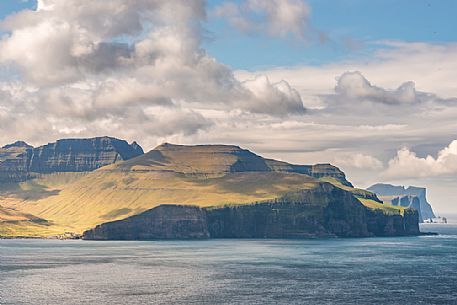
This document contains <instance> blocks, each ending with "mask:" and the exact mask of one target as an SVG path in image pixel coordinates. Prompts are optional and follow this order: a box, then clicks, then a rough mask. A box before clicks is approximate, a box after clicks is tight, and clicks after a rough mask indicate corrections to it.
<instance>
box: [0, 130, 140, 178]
mask: <svg viewBox="0 0 457 305" xmlns="http://www.w3.org/2000/svg"><path fill="white" fill-rule="evenodd" d="M142 154H143V149H142V148H141V147H140V146H139V145H138V144H136V143H135V142H134V143H132V144H131V145H130V144H128V143H127V142H126V141H124V140H119V139H115V138H111V137H98V138H92V139H65V140H58V141H56V142H55V143H49V144H47V145H43V146H40V147H36V148H34V147H32V146H30V145H28V144H26V143H25V142H22V141H18V142H16V143H13V144H10V145H6V146H4V147H2V148H1V149H0V183H12V182H21V181H25V180H27V179H30V178H33V177H34V175H35V174H49V173H57V172H90V171H93V170H96V169H97V168H100V167H102V166H105V165H109V164H112V163H115V162H118V161H123V160H129V159H132V158H134V157H137V156H139V155H142Z"/></svg>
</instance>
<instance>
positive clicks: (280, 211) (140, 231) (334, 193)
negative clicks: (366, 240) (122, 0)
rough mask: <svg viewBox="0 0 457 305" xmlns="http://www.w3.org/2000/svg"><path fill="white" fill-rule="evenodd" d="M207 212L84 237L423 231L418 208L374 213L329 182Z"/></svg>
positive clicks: (186, 212) (117, 225)
mask: <svg viewBox="0 0 457 305" xmlns="http://www.w3.org/2000/svg"><path fill="white" fill-rule="evenodd" d="M205 212H206V213H205ZM205 212H203V210H201V209H200V208H198V207H189V206H159V207H157V208H154V209H152V210H149V211H147V212H145V213H142V214H140V215H138V216H133V217H129V218H127V219H125V220H120V221H116V222H111V223H105V224H102V225H100V226H97V227H95V228H94V229H91V230H89V231H86V232H85V233H84V235H83V238H84V239H88V240H91V239H98V240H110V239H133V240H136V239H162V238H169V239H174V238H178V239H183V238H207V237H211V238H311V237H328V236H338V237H368V236H402V235H418V234H419V233H420V232H419V227H418V222H417V212H416V211H409V210H408V212H407V213H406V214H405V215H404V216H401V215H387V214H385V213H382V212H381V211H373V210H370V209H368V208H366V207H365V206H363V205H362V204H361V203H360V202H359V201H358V200H357V199H356V198H355V197H354V196H353V195H352V194H351V193H350V192H347V191H344V190H342V189H339V188H336V187H334V186H332V185H330V184H327V183H325V184H321V185H319V186H318V187H316V188H314V189H311V190H303V191H299V192H293V193H289V194H286V195H285V196H283V197H281V198H278V199H275V200H270V201H265V202H260V203H253V204H249V205H234V206H225V207H214V208H206V209H205ZM173 228H175V229H173ZM176 228H179V229H176Z"/></svg>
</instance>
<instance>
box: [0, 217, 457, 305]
mask: <svg viewBox="0 0 457 305" xmlns="http://www.w3.org/2000/svg"><path fill="white" fill-rule="evenodd" d="M422 230H424V231H439V232H440V233H441V235H439V236H424V237H402V238H365V239H317V240H207V241H164V242H162V241H161V242H155V241H151V242H88V241H49V240H0V304H2V305H5V304H336V303H338V304H457V226H454V225H433V224H431V225H426V226H425V228H424V226H423V227H422Z"/></svg>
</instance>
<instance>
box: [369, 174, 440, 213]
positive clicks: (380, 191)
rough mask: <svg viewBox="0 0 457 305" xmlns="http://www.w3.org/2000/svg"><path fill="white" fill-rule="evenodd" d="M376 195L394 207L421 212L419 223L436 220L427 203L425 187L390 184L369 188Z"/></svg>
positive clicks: (380, 184)
mask: <svg viewBox="0 0 457 305" xmlns="http://www.w3.org/2000/svg"><path fill="white" fill-rule="evenodd" d="M368 190H369V191H371V192H373V193H376V194H377V195H378V196H379V197H380V199H381V200H383V201H385V202H388V203H390V204H392V205H393V206H402V207H408V208H413V209H415V210H417V211H418V212H419V221H420V222H423V221H424V220H426V219H432V218H435V213H434V212H433V209H432V206H431V205H430V203H428V201H427V190H426V189H425V188H423V187H414V186H410V187H408V188H406V187H404V186H395V185H390V184H382V183H379V184H375V185H373V186H371V187H369V188H368Z"/></svg>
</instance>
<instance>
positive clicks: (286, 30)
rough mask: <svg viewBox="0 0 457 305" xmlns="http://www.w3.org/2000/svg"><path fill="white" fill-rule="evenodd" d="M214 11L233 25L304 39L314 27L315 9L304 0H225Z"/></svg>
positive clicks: (248, 29) (239, 27)
mask: <svg viewBox="0 0 457 305" xmlns="http://www.w3.org/2000/svg"><path fill="white" fill-rule="evenodd" d="M213 14H214V15H215V16H218V17H223V18H226V19H227V20H228V21H229V23H230V24H231V25H232V26H233V27H235V28H237V29H238V30H241V31H244V32H260V33H264V32H266V33H267V34H268V35H271V36H275V37H282V38H285V37H288V36H289V35H293V36H294V37H295V38H299V39H304V38H305V37H306V36H308V34H309V32H310V31H311V28H310V15H311V9H310V7H309V6H308V4H307V3H306V2H305V1H303V0H247V1H244V2H241V3H235V2H225V3H223V4H221V5H220V6H218V7H216V8H215V9H214V11H213Z"/></svg>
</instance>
